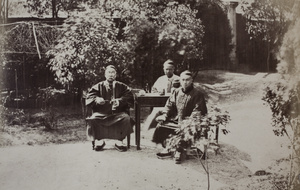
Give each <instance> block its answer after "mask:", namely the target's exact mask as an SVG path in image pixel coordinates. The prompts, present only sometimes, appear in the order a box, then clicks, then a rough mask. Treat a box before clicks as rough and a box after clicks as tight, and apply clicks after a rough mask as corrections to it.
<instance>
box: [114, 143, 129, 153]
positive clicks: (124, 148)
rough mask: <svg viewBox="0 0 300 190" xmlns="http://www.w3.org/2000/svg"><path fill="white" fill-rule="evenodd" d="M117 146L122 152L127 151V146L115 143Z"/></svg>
mask: <svg viewBox="0 0 300 190" xmlns="http://www.w3.org/2000/svg"><path fill="white" fill-rule="evenodd" d="M115 148H116V149H117V150H118V151H120V152H125V151H127V147H126V146H122V145H120V146H119V145H117V144H115Z"/></svg>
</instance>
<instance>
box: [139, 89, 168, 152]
mask: <svg viewBox="0 0 300 190" xmlns="http://www.w3.org/2000/svg"><path fill="white" fill-rule="evenodd" d="M169 96H170V94H165V95H159V94H156V93H146V94H145V95H139V94H137V95H136V99H135V102H134V110H135V121H136V124H135V143H136V146H137V147H136V148H137V150H140V149H141V147H140V143H141V114H140V113H141V107H164V106H165V104H166V102H167V100H168V98H169Z"/></svg>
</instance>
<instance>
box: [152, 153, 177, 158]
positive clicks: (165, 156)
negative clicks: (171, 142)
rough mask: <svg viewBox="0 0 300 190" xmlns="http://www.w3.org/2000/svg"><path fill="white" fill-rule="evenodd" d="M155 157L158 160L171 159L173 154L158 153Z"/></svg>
mask: <svg viewBox="0 0 300 190" xmlns="http://www.w3.org/2000/svg"><path fill="white" fill-rule="evenodd" d="M156 156H157V158H159V159H165V158H172V156H173V154H172V152H159V153H157V154H156Z"/></svg>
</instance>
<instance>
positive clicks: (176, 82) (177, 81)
mask: <svg viewBox="0 0 300 190" xmlns="http://www.w3.org/2000/svg"><path fill="white" fill-rule="evenodd" d="M178 83H180V81H179V79H174V80H173V82H172V84H178Z"/></svg>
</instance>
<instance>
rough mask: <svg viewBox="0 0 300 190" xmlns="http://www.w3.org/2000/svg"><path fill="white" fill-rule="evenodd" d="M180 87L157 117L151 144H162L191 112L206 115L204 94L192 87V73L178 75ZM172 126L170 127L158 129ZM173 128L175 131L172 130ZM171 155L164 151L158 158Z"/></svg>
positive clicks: (178, 158)
mask: <svg viewBox="0 0 300 190" xmlns="http://www.w3.org/2000/svg"><path fill="white" fill-rule="evenodd" d="M180 84H181V87H180V88H178V89H175V90H174V91H173V93H172V95H171V96H170V98H169V99H168V101H167V103H166V105H165V107H164V110H163V114H162V115H160V116H158V117H157V118H156V120H157V121H158V122H159V123H160V124H158V126H157V127H156V129H155V132H154V135H153V139H152V141H153V142H156V143H162V144H164V143H165V141H166V139H167V138H168V137H169V135H170V134H175V129H176V127H179V126H178V125H177V124H178V122H180V121H181V120H183V119H185V118H187V117H189V116H191V114H192V113H193V112H199V111H200V112H201V115H205V114H207V107H206V103H205V99H204V94H202V92H200V91H199V90H198V89H196V88H194V86H193V78H192V73H191V72H190V71H184V72H182V73H181V74H180ZM160 125H162V126H164V125H165V126H168V125H169V126H172V127H160ZM174 128H175V129H174ZM172 155H173V154H172V153H171V152H169V150H167V149H164V150H163V151H162V152H160V153H158V154H157V156H158V157H159V158H163V157H170V156H172ZM175 159H176V163H180V161H181V156H180V155H179V156H178V157H176V158H175Z"/></svg>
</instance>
